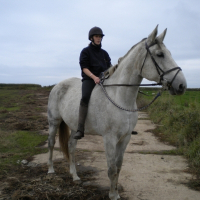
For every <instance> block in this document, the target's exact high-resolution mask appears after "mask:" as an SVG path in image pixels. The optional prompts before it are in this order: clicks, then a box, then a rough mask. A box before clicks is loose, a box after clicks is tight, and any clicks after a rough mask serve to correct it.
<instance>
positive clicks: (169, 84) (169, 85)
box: [140, 41, 182, 89]
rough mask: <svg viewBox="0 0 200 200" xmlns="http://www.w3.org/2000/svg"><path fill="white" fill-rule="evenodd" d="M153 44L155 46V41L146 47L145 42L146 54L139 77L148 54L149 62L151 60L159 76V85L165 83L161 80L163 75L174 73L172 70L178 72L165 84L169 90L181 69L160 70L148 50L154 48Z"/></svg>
mask: <svg viewBox="0 0 200 200" xmlns="http://www.w3.org/2000/svg"><path fill="white" fill-rule="evenodd" d="M155 44H157V42H156V41H155V42H154V43H153V44H151V45H150V46H148V45H147V42H146V41H145V47H146V50H147V53H146V56H145V59H144V61H143V64H142V67H141V70H140V75H141V74H142V70H143V67H144V64H145V61H146V58H147V55H148V54H149V55H150V57H151V60H152V61H153V63H154V66H155V67H156V70H157V72H158V74H159V76H160V82H159V84H160V85H162V82H163V81H165V80H164V78H163V77H164V75H166V74H168V73H170V72H172V71H174V70H178V71H177V72H176V74H175V75H174V77H173V79H172V80H171V81H170V82H168V81H167V83H166V84H167V85H166V86H167V87H168V89H170V87H171V86H172V83H173V82H174V80H175V78H176V76H177V75H178V73H179V72H180V71H182V69H181V68H180V67H174V68H172V69H170V70H168V71H165V72H164V71H163V70H162V69H161V68H160V66H159V65H158V63H157V62H156V60H155V59H154V57H153V55H152V53H151V51H150V49H149V48H150V47H152V46H154V45H155ZM160 72H162V74H161V73H160Z"/></svg>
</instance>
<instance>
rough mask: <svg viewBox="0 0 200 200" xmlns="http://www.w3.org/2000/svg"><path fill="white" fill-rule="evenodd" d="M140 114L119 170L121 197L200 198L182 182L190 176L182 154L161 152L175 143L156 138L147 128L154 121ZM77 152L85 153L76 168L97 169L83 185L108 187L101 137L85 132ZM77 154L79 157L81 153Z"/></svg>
mask: <svg viewBox="0 0 200 200" xmlns="http://www.w3.org/2000/svg"><path fill="white" fill-rule="evenodd" d="M139 118H140V119H139V120H138V123H137V126H136V128H135V130H136V131H138V135H133V136H132V137H131V141H130V143H129V145H128V147H127V149H126V152H125V156H124V161H123V166H122V170H121V173H120V178H119V188H120V195H121V197H123V198H128V199H130V200H161V199H162V200H173V199H174V200H199V199H200V192H198V191H194V190H190V189H189V188H188V187H186V186H185V183H187V181H188V180H189V179H190V178H191V175H190V174H188V173H186V172H185V171H186V170H187V163H186V160H185V159H184V158H183V157H182V156H174V155H162V154H163V153H162V151H168V150H172V149H174V147H172V146H169V145H165V144H163V143H161V142H159V141H158V140H157V139H156V138H155V136H154V135H153V134H152V133H151V132H149V130H151V129H154V128H155V125H154V124H152V123H151V121H150V120H148V116H147V115H146V113H140V114H139ZM145 118H146V119H145ZM45 147H47V145H45ZM56 147H58V141H57V143H56ZM77 152H78V154H79V155H83V157H84V159H83V158H82V159H81V160H77V171H78V172H79V171H80V170H82V168H83V167H84V168H85V169H88V170H89V169H90V170H91V169H92V170H95V171H96V173H95V174H94V177H93V178H92V179H91V181H87V182H84V185H98V186H101V187H104V188H108V187H109V179H108V177H107V164H106V158H105V152H104V147H103V141H102V137H101V136H98V135H86V136H85V137H84V138H83V139H81V140H80V141H79V142H78V145H77ZM78 157H79V159H80V157H81V156H78ZM47 158H48V155H47V154H40V155H37V156H35V157H34V160H33V162H36V163H46V162H47ZM60 158H62V154H61V153H60V152H59V151H56V150H55V151H54V159H60Z"/></svg>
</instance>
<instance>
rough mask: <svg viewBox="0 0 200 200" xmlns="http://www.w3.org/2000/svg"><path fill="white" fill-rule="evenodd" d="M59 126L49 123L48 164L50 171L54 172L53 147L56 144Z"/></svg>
mask: <svg viewBox="0 0 200 200" xmlns="http://www.w3.org/2000/svg"><path fill="white" fill-rule="evenodd" d="M57 129H58V126H56V125H54V124H51V123H49V137H48V147H49V160H48V166H49V170H48V173H54V172H55V171H54V168H53V161H52V158H53V149H54V145H55V137H56V133H57Z"/></svg>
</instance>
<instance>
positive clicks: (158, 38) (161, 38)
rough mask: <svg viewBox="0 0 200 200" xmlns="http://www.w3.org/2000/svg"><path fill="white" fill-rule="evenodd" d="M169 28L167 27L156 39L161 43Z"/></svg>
mask: <svg viewBox="0 0 200 200" xmlns="http://www.w3.org/2000/svg"><path fill="white" fill-rule="evenodd" d="M166 32H167V29H165V30H164V31H163V32H162V33H161V34H160V35H159V36H158V37H157V38H156V40H158V41H159V42H160V43H162V42H163V40H164V38H165V35H166Z"/></svg>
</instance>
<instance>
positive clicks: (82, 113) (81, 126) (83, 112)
mask: <svg viewBox="0 0 200 200" xmlns="http://www.w3.org/2000/svg"><path fill="white" fill-rule="evenodd" d="M87 111H88V105H87V104H85V103H84V102H83V101H81V103H80V107H79V120H78V129H77V132H76V133H75V134H74V137H73V138H74V139H76V140H79V139H81V138H82V137H84V130H85V119H86V116H87Z"/></svg>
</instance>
